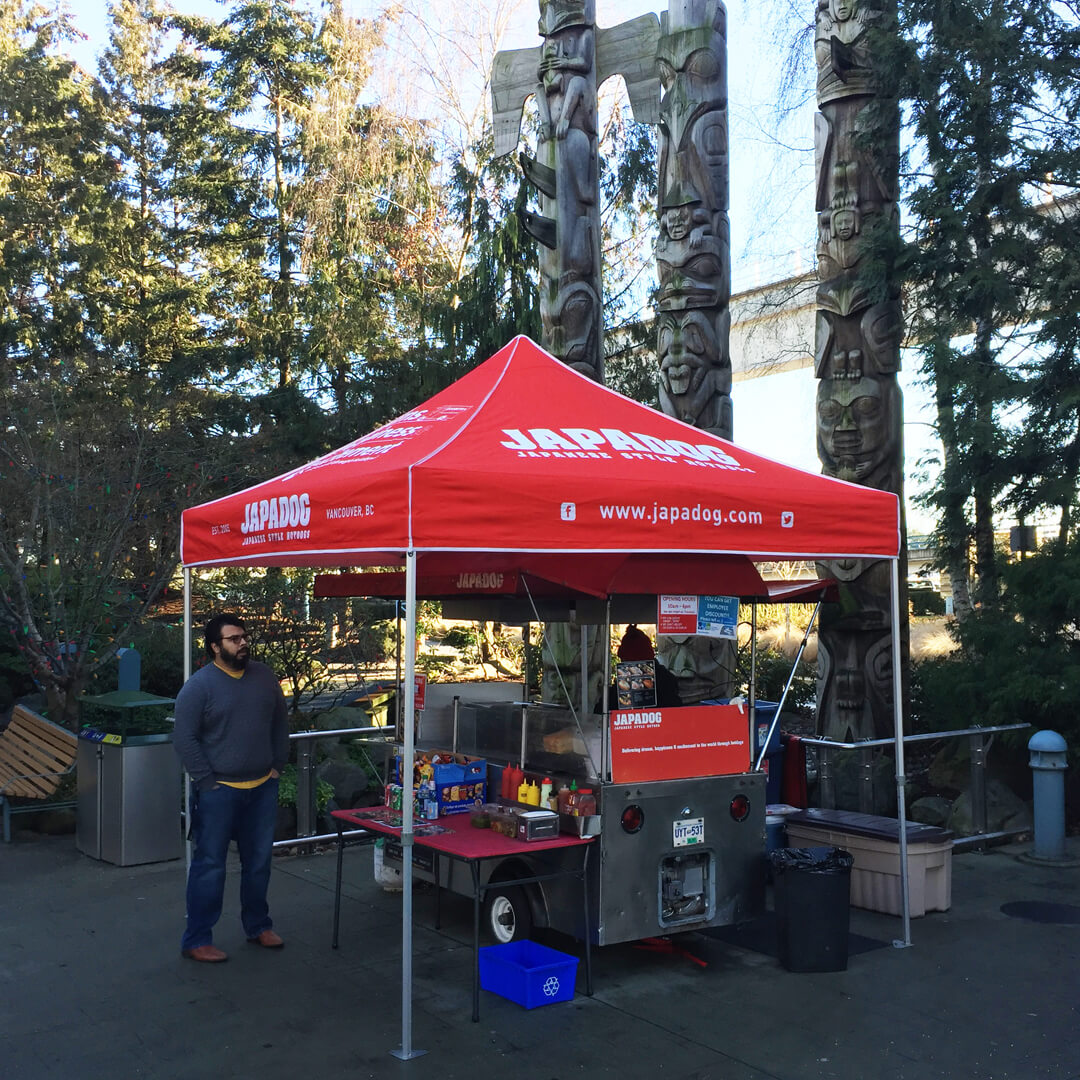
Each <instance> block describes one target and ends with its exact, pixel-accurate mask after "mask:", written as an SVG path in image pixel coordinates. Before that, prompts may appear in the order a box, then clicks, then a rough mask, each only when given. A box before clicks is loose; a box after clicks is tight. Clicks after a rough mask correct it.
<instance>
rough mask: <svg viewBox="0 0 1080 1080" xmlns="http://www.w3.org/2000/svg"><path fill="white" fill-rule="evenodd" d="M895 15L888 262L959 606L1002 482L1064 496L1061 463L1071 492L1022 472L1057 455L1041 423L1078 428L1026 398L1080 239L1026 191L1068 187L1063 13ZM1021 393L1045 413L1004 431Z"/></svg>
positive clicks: (927, 5) (910, 3) (1072, 178)
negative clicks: (896, 139) (895, 166)
mask: <svg viewBox="0 0 1080 1080" xmlns="http://www.w3.org/2000/svg"><path fill="white" fill-rule="evenodd" d="M900 23H901V27H902V36H901V38H900V39H899V40H897V39H893V41H891V42H890V41H889V40H888V39H883V40H882V42H881V48H882V52H883V55H884V56H885V58H886V61H885V67H886V68H887V69H889V70H891V71H892V72H893V74H894V77H895V79H896V81H897V85H898V87H899V90H900V94H901V97H902V98H904V99H906V102H907V108H908V111H909V117H910V134H911V136H912V140H913V141H912V148H911V150H910V151H909V154H908V156H907V165H908V169H907V184H906V192H905V195H906V203H907V207H908V211H909V214H910V218H911V232H912V242H911V243H910V244H909V245H908V247H907V249H906V251H905V253H904V260H903V264H902V265H903V266H904V268H905V270H906V274H907V277H908V280H909V281H910V283H911V284H912V285H913V286H914V291H913V293H912V303H911V304H909V309H910V313H911V317H912V321H913V323H914V327H913V329H914V337H915V340H916V341H918V342H919V345H918V349H919V351H920V353H921V355H922V359H923V371H924V373H925V374H926V376H927V377H928V379H929V380H930V381H931V382H932V385H933V387H934V392H935V396H936V401H937V418H938V434H939V436H940V438H941V440H942V444H943V447H944V455H945V456H944V461H943V462H942V471H941V476H940V481H939V483H938V484H937V487H936V489H935V490H934V491H933V493H932V496H931V501H932V504H933V505H934V506H935V507H936V508H937V509H938V511H939V513H940V533H941V535H940V540H941V546H942V550H943V552H944V553H945V560H946V562H947V565H948V569H949V571H950V574H951V577H952V583H953V592H954V597H955V598H956V601H957V605H958V614H961V615H963V614H964V613H965V610H966V599H967V589H966V582H967V576H968V552H969V549H973V551H974V571H975V581H976V594H975V599H976V600H978V601H979V602H981V603H983V604H994V603H996V599H997V592H998V584H997V579H998V560H999V555H998V553H997V551H996V550H995V543H994V520H995V512H996V511H997V510H998V509H999V508H1000V507H1002V506H1003V505H1007V503H1008V500H1009V498H1013V499H1014V500H1015V501H1016V503H1017V505H1024V506H1026V507H1027V508H1029V509H1032V508H1034V506H1035V504H1036V503H1037V502H1040V501H1042V502H1043V505H1045V504H1046V500H1047V499H1049V500H1051V501H1055V502H1057V504H1058V505H1063V506H1064V505H1069V506H1071V505H1073V503H1074V502H1075V475H1076V474H1075V472H1073V474H1072V476H1073V479H1072V484H1073V490H1072V492H1071V493H1067V492H1063V491H1061V490H1060V485H1057V486H1055V485H1054V484H1049V485H1047V484H1045V483H1043V481H1042V480H1041V479H1039V477H1038V476H1037V475H1036V473H1037V472H1038V471H1039V469H1040V468H1042V466H1039V465H1038V464H1037V463H1038V461H1039V460H1040V454H1042V455H1050V457H1051V459H1056V458H1057V457H1058V455H1059V454H1060V451H1061V445H1062V444H1061V443H1060V442H1059V443H1058V445H1057V446H1051V445H1049V444H1046V443H1044V444H1043V445H1042V446H1041V447H1036V446H1034V445H1031V441H1032V439H1033V438H1036V437H1037V433H1038V432H1040V431H1041V433H1042V435H1043V436H1045V437H1048V438H1052V439H1058V440H1061V439H1062V438H1065V439H1066V440H1067V439H1068V437H1069V436H1068V432H1069V431H1071V432H1072V433H1073V435H1072V441H1073V442H1075V414H1074V413H1073V414H1070V415H1071V419H1070V420H1067V421H1066V428H1065V429H1064V430H1062V429H1060V428H1059V429H1055V428H1054V424H1055V422H1056V421H1055V420H1054V419H1053V418H1052V414H1054V413H1055V409H1056V406H1054V405H1053V403H1052V402H1050V401H1045V403H1043V404H1040V402H1042V401H1044V400H1045V395H1046V393H1047V390H1046V387H1050V386H1052V385H1053V384H1054V379H1055V377H1056V376H1054V375H1053V373H1052V369H1060V368H1061V366H1062V365H1063V364H1064V366H1065V368H1066V369H1067V370H1068V369H1070V368H1072V369H1074V366H1075V364H1076V350H1075V345H1076V334H1075V315H1074V314H1073V313H1074V312H1075V307H1076V290H1075V279H1076V270H1075V260H1076V259H1077V258H1078V257H1080V256H1078V255H1077V254H1076V248H1075V247H1072V248H1071V250H1068V251H1067V250H1065V248H1064V246H1063V245H1061V243H1060V240H1059V230H1058V228H1057V225H1056V222H1055V216H1056V215H1055V214H1054V213H1052V212H1048V208H1047V206H1046V205H1045V200H1044V199H1042V198H1040V197H1039V193H1040V192H1041V191H1043V190H1045V184H1046V180H1047V177H1048V176H1051V177H1056V178H1057V180H1056V183H1057V184H1059V185H1060V186H1058V187H1056V189H1055V190H1056V191H1058V192H1059V193H1060V192H1070V191H1071V192H1075V190H1076V184H1077V176H1078V172H1077V167H1078V163H1080V157H1078V153H1077V151H1078V145H1077V139H1076V133H1075V120H1076V106H1077V102H1076V90H1075V72H1076V67H1075V65H1076V60H1075V57H1076V55H1077V54H1076V40H1077V38H1076V34H1077V15H1076V12H1075V11H1074V10H1072V9H1071V8H1070V7H1069V6H1068V5H1061V4H1057V3H1054V2H1052V0H966V2H963V3H940V2H939V0H901V3H900ZM1048 258H1049V259H1050V260H1051V262H1052V264H1053V266H1054V272H1053V273H1052V274H1051V275H1050V276H1049V277H1048V276H1047V274H1046V272H1045V271H1046V266H1047V260H1048ZM1062 290H1064V292H1065V293H1066V294H1068V295H1067V296H1065V297H1064V299H1065V309H1066V311H1068V312H1069V313H1068V315H1066V318H1065V321H1064V324H1062V323H1060V322H1058V321H1050V322H1047V323H1045V324H1044V325H1043V328H1042V331H1041V333H1040V332H1039V329H1038V325H1037V324H1038V320H1039V319H1040V318H1041V317H1042V316H1043V315H1044V314H1045V313H1047V312H1048V311H1050V312H1052V313H1054V312H1056V311H1059V310H1060V309H1059V308H1057V307H1052V306H1051V305H1058V304H1060V303H1061V301H1062V299H1063V294H1062ZM1070 340H1071V343H1070ZM1045 346H1049V349H1047V348H1046V347H1045ZM1055 356H1056V359H1053V358H1054V357H1055ZM1048 357H1049V358H1050V359H1048ZM1047 364H1049V365H1050V366H1049V367H1047ZM1045 379H1048V380H1049V382H1045V381H1044V380H1045ZM1041 384H1042V386H1043V388H1042V389H1040V385H1041ZM1032 390H1037V391H1039V394H1041V395H1042V396H1041V397H1040V396H1039V395H1037V396H1036V397H1034V398H1032V397H1030V394H1029V392H1030V391H1032ZM1049 393H1050V395H1051V397H1052V396H1053V391H1052V390H1051V391H1049ZM1047 405H1051V406H1052V407H1051V408H1050V409H1049V410H1048V409H1047ZM1032 406H1034V407H1036V408H1037V409H1038V415H1039V416H1041V417H1042V418H1044V419H1045V420H1046V423H1040V425H1039V426H1029V427H1028V428H1027V431H1026V432H1025V433H1023V434H1022V436H1021V437H1020V438H1018V437H1017V428H1016V422H1017V418H1018V417H1022V416H1023V415H1024V409H1025V408H1027V407H1032ZM1070 425H1071V426H1070ZM1036 441H1040V440H1039V439H1037V438H1036ZM1021 449H1023V453H1022V454H1021V453H1020V451H1021ZM1041 460H1042V461H1043V462H1044V463H1045V461H1046V460H1047V458H1046V457H1045V456H1043V457H1042V459H1041ZM1033 469H1034V470H1035V472H1032V470H1033ZM1056 471H1057V472H1058V473H1059V474H1060V470H1056ZM1068 482H1069V481H1068V480H1066V481H1065V483H1066V485H1067V484H1068ZM1051 490H1053V491H1054V494H1052V495H1051V494H1050V492H1051ZM1036 492H1039V494H1037V495H1036V494H1035V493H1036Z"/></svg>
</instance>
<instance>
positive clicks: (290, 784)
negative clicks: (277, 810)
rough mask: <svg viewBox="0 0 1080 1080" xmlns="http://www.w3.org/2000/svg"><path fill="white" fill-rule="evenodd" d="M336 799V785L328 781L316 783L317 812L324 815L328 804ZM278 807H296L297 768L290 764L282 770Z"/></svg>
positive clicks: (279, 782) (317, 781)
mask: <svg viewBox="0 0 1080 1080" xmlns="http://www.w3.org/2000/svg"><path fill="white" fill-rule="evenodd" d="M333 797H334V785H333V784H331V783H329V781H327V780H316V782H315V810H316V812H317V813H319V814H322V813H324V812H325V810H326V804H327V803H329V802H330V800H331V799H332V798H333ZM277 801H278V806H295V805H296V766H295V765H292V764H289V765H286V766H285V768H284V769H282V770H281V779H280V780H279V781H278V798H277Z"/></svg>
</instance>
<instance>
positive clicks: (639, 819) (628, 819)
mask: <svg viewBox="0 0 1080 1080" xmlns="http://www.w3.org/2000/svg"><path fill="white" fill-rule="evenodd" d="M621 823H622V827H623V831H624V832H628V833H636V832H641V826H642V825H644V824H645V811H644V810H642V809H641V807H640V806H628V807H627V808H626V809H625V810H624V811H623V812H622V818H621Z"/></svg>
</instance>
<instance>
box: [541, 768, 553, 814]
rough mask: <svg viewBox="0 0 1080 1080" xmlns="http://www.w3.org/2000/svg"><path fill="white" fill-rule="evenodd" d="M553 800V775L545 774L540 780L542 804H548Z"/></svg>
mask: <svg viewBox="0 0 1080 1080" xmlns="http://www.w3.org/2000/svg"><path fill="white" fill-rule="evenodd" d="M550 802H551V777H550V776H545V777H544V779H543V780H542V781H541V782H540V805H541V806H545V807H546V806H548V805H550Z"/></svg>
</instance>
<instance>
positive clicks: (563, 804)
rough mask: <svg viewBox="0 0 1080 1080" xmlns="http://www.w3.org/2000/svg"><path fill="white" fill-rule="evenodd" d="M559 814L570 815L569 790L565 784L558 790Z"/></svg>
mask: <svg viewBox="0 0 1080 1080" xmlns="http://www.w3.org/2000/svg"><path fill="white" fill-rule="evenodd" d="M559 813H560V814H569V813H570V789H569V788H568V787H567V786H566V785H565V784H563V786H562V787H561V788H559Z"/></svg>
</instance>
